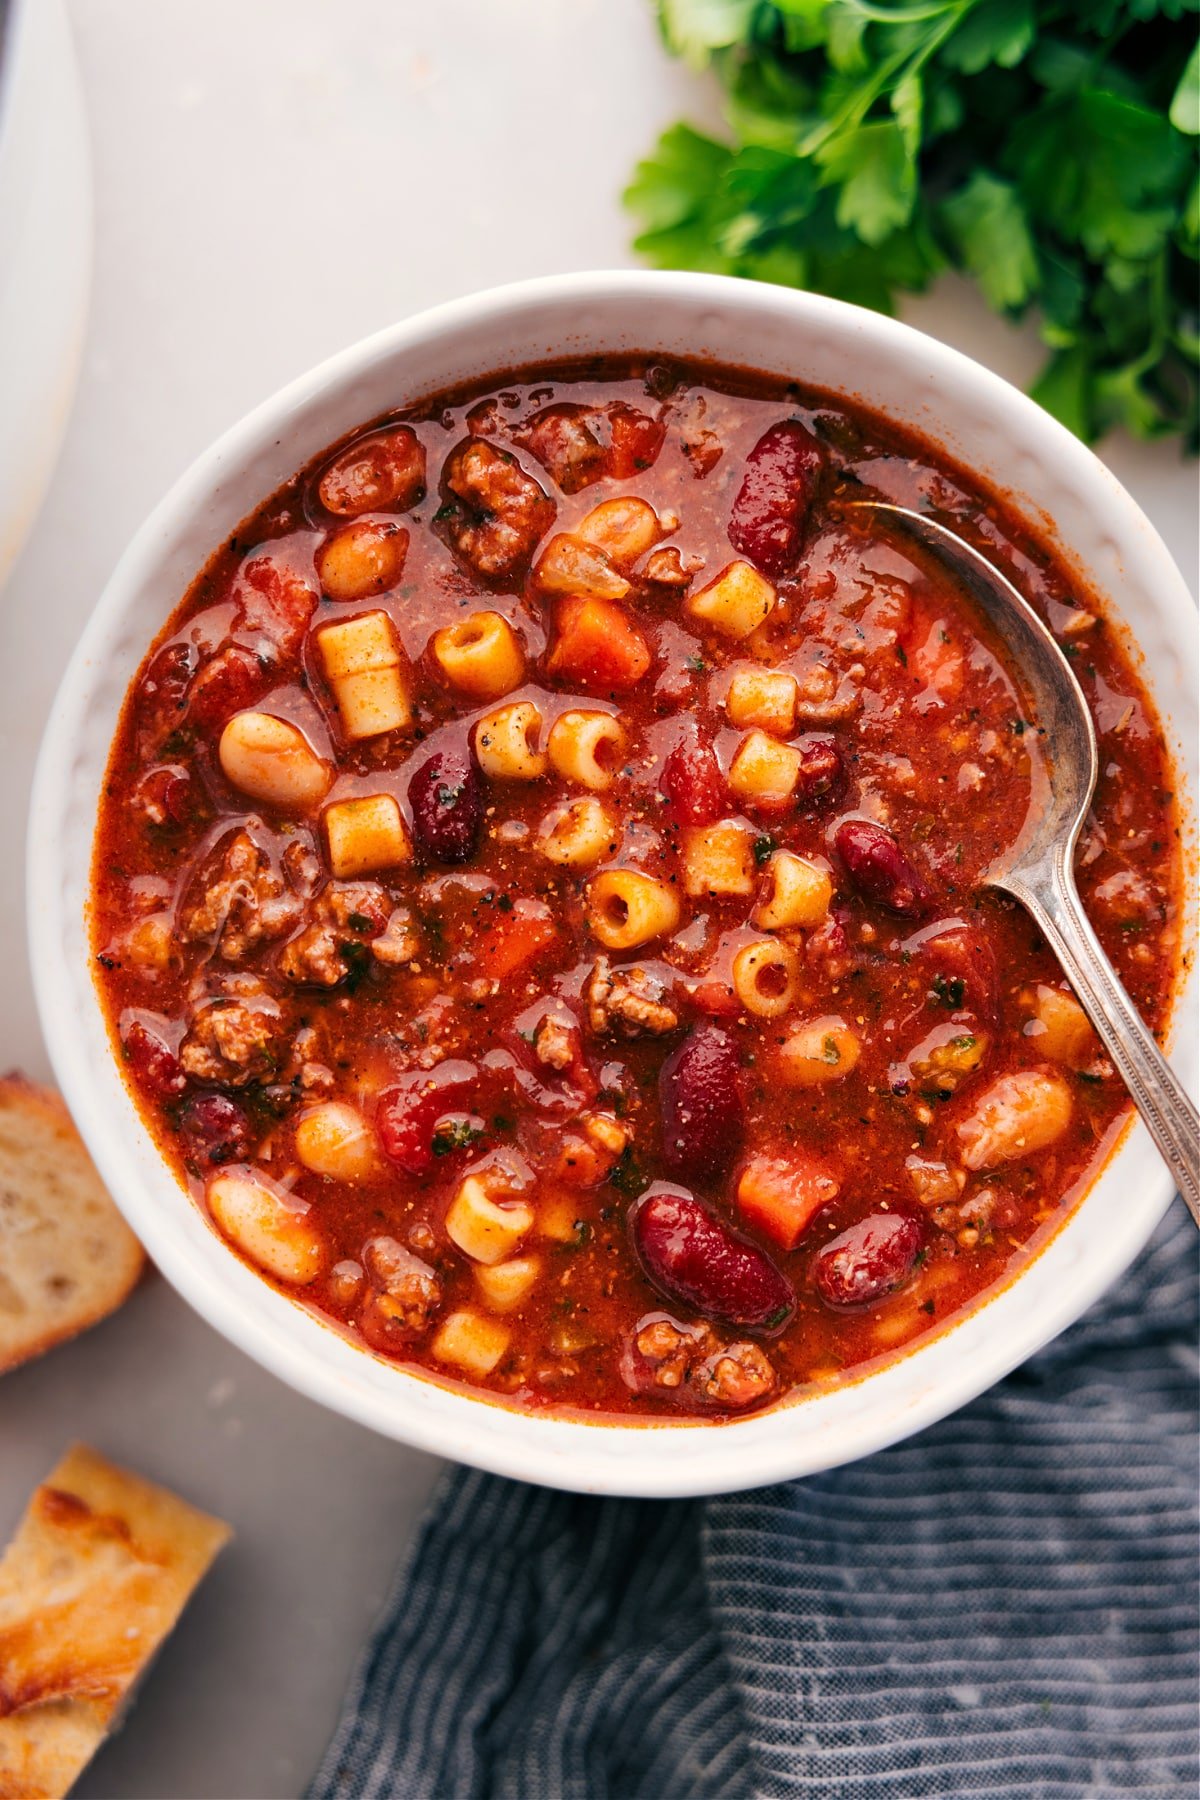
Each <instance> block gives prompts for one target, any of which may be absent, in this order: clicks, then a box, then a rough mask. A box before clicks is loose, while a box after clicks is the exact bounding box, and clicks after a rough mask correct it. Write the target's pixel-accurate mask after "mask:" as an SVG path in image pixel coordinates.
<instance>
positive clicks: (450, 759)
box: [408, 750, 483, 863]
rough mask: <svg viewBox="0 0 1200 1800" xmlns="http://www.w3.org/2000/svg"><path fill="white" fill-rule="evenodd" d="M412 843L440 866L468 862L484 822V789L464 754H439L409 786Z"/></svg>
mask: <svg viewBox="0 0 1200 1800" xmlns="http://www.w3.org/2000/svg"><path fill="white" fill-rule="evenodd" d="M408 800H409V805H410V806H411V807H412V814H413V839H414V842H415V844H416V847H417V849H418V851H420V852H422V853H423V854H424V855H425V856H429V857H433V858H434V860H435V861H437V862H444V863H461V862H467V861H468V860H469V858H470V857H471V856H473V855H474V852H475V845H476V842H477V840H478V837H479V827H480V824H481V823H482V820H483V786H482V782H481V780H480V777H479V771H478V770H477V769H476V767H475V765H474V763H473V762H472V761H471V759H470V757H469V756H468V755H467V753H466V751H465V750H440V751H439V752H438V753H437V755H436V756H431V757H430V758H429V760H428V761H427V762H423V763H422V764H421V766H420V768H419V769H418V770H417V771H416V773H415V774H414V775H413V777H412V779H411V780H410V782H409V784H408Z"/></svg>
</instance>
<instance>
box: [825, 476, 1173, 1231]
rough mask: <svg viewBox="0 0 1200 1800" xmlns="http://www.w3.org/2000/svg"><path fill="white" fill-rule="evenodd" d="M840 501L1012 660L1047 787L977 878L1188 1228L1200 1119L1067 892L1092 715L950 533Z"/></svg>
mask: <svg viewBox="0 0 1200 1800" xmlns="http://www.w3.org/2000/svg"><path fill="white" fill-rule="evenodd" d="M852 504H853V505H855V506H861V507H863V508H869V509H870V510H871V511H873V512H877V513H881V514H886V515H888V517H889V518H891V519H893V520H894V521H895V523H896V526H897V527H898V528H899V529H902V530H903V531H905V532H907V533H908V534H909V535H910V536H911V537H914V538H916V539H917V540H918V541H919V542H920V543H922V544H924V545H925V546H926V547H927V548H928V549H929V550H931V551H933V553H934V554H935V555H936V556H937V557H938V558H939V559H940V561H942V562H943V563H945V564H946V566H947V567H948V568H949V569H950V570H951V571H952V572H953V573H954V574H955V575H956V576H957V577H958V578H959V580H960V581H961V582H962V583H963V585H964V587H966V588H967V589H968V590H969V591H970V593H971V594H972V595H973V596H974V598H975V599H976V600H977V601H978V602H979V604H980V606H981V607H982V608H983V610H984V612H985V613H986V614H987V615H988V617H989V618H990V619H991V621H992V623H993V624H994V625H995V626H997V628H998V629H999V631H1000V635H1001V636H1002V637H1003V639H1004V641H1005V643H1006V644H1007V645H1008V647H1009V648H1010V649H1011V650H1012V652H1013V655H1014V657H1015V659H1016V662H1017V665H1018V667H1019V669H1020V672H1021V675H1022V676H1023V678H1024V681H1025V683H1026V686H1027V687H1028V690H1029V697H1030V700H1031V702H1032V704H1033V707H1034V709H1035V713H1036V717H1037V722H1038V724H1039V726H1040V727H1041V728H1042V732H1043V734H1044V735H1043V737H1042V743H1043V744H1045V745H1046V746H1048V748H1049V750H1050V752H1051V754H1050V757H1049V780H1048V782H1047V783H1046V785H1045V791H1044V792H1043V793H1042V794H1037V793H1035V795H1034V800H1035V804H1034V805H1033V806H1031V808H1030V812H1029V818H1028V819H1027V820H1026V822H1025V825H1024V827H1023V828H1022V830H1021V833H1020V835H1019V836H1018V838H1017V840H1016V842H1015V843H1014V844H1013V845H1012V846H1011V847H1010V849H1008V850H1007V851H1006V852H1005V853H1004V854H1003V855H1002V856H1000V857H997V859H996V860H995V861H994V862H993V863H992V864H991V865H990V867H989V868H987V869H986V870H985V871H984V874H983V877H982V879H983V881H984V882H985V884H986V885H987V886H989V887H994V888H1000V889H1001V890H1002V891H1003V892H1004V893H1007V894H1011V895H1012V896H1013V898H1014V899H1016V900H1019V901H1020V902H1021V904H1022V906H1024V907H1025V908H1026V909H1027V911H1028V912H1029V913H1031V914H1032V916H1033V919H1034V921H1035V923H1036V924H1037V926H1038V929H1039V930H1040V931H1041V933H1042V935H1043V937H1044V938H1045V939H1046V942H1047V943H1048V944H1049V945H1050V948H1051V949H1052V950H1053V951H1054V954H1055V955H1056V956H1057V958H1058V960H1059V962H1060V963H1061V964H1062V967H1063V972H1064V974H1065V975H1066V977H1067V979H1068V981H1069V982H1070V983H1071V986H1072V987H1073V988H1074V989H1075V992H1076V994H1077V995H1078V996H1079V1002H1080V1005H1081V1006H1082V1007H1083V1009H1084V1011H1085V1012H1086V1013H1087V1015H1088V1017H1089V1018H1090V1020H1091V1021H1092V1024H1093V1025H1094V1026H1095V1028H1096V1032H1097V1035H1098V1036H1099V1038H1100V1041H1101V1043H1102V1044H1103V1045H1104V1048H1105V1049H1106V1050H1107V1052H1108V1054H1109V1056H1110V1057H1111V1058H1112V1060H1113V1062H1114V1063H1115V1065H1116V1067H1117V1069H1118V1070H1119V1071H1120V1074H1121V1079H1122V1080H1123V1081H1124V1083H1125V1086H1126V1087H1127V1088H1128V1089H1129V1093H1130V1096H1131V1098H1132V1100H1133V1103H1134V1105H1135V1106H1136V1107H1137V1109H1138V1111H1139V1113H1140V1114H1141V1115H1142V1118H1143V1119H1144V1120H1145V1122H1146V1125H1147V1128H1148V1129H1149V1132H1150V1135H1151V1137H1152V1138H1153V1139H1154V1142H1155V1143H1156V1144H1157V1146H1158V1149H1159V1151H1160V1153H1161V1155H1162V1158H1163V1161H1164V1162H1165V1163H1166V1165H1167V1167H1168V1168H1169V1169H1170V1171H1171V1173H1172V1175H1173V1176H1174V1177H1175V1180H1176V1182H1177V1183H1178V1186H1179V1191H1180V1193H1181V1194H1182V1195H1183V1198H1184V1201H1185V1203H1186V1204H1187V1207H1188V1210H1189V1211H1190V1212H1191V1215H1192V1217H1193V1218H1194V1219H1195V1221H1196V1223H1197V1224H1198V1225H1200V1116H1198V1115H1197V1112H1196V1108H1195V1106H1194V1105H1193V1104H1192V1101H1191V1100H1190V1099H1189V1097H1188V1095H1187V1094H1186V1093H1185V1092H1184V1089H1183V1087H1182V1085H1181V1083H1180V1082H1179V1080H1178V1079H1177V1078H1176V1076H1175V1075H1174V1073H1173V1072H1172V1070H1171V1068H1170V1065H1169V1064H1168V1063H1167V1061H1166V1058H1165V1057H1164V1056H1163V1054H1162V1051H1161V1050H1160V1049H1159V1047H1158V1045H1157V1044H1156V1043H1155V1041H1154V1038H1153V1036H1152V1035H1151V1033H1150V1032H1149V1030H1148V1029H1147V1028H1146V1026H1145V1025H1144V1024H1143V1023H1142V1019H1141V1016H1140V1015H1139V1013H1138V1011H1137V1008H1136V1007H1135V1006H1134V1004H1133V1001H1132V1000H1131V999H1130V998H1129V995H1128V994H1127V993H1126V992H1125V989H1124V988H1123V987H1122V985H1121V982H1120V981H1119V980H1118V978H1117V974H1116V971H1115V970H1114V968H1113V966H1112V964H1111V963H1110V962H1109V960H1108V957H1107V956H1106V955H1105V954H1104V951H1103V950H1102V949H1101V947H1100V942H1099V939H1098V938H1097V936H1096V934H1095V932H1094V931H1093V930H1092V927H1091V925H1090V924H1089V922H1088V918H1087V915H1086V913H1085V912H1084V910H1083V906H1082V903H1081V902H1080V898H1079V890H1078V889H1077V887H1076V886H1075V873H1074V861H1075V845H1076V842H1077V840H1078V837H1079V830H1080V827H1081V826H1082V824H1083V821H1084V817H1085V815H1086V813H1087V809H1088V807H1089V805H1090V804H1091V799H1092V793H1093V791H1094V789H1095V786H1096V776H1097V772H1098V767H1099V759H1098V754H1097V750H1096V731H1095V727H1094V725H1093V724H1092V715H1091V713H1090V712H1089V711H1088V708H1087V702H1086V701H1085V699H1084V697H1083V690H1082V689H1081V687H1080V686H1079V683H1078V681H1077V680H1076V679H1075V674H1074V671H1073V670H1072V668H1071V665H1070V663H1069V662H1068V661H1067V659H1066V657H1065V656H1064V655H1063V653H1062V651H1061V649H1060V648H1059V646H1058V644H1057V643H1056V642H1055V640H1054V638H1053V637H1052V636H1051V634H1050V632H1049V630H1048V629H1047V628H1046V626H1045V625H1043V623H1042V621H1041V620H1040V619H1039V618H1038V616H1037V614H1036V613H1035V612H1034V610H1033V608H1032V607H1031V606H1030V605H1029V603H1028V601H1027V600H1024V599H1023V598H1022V597H1021V595H1020V594H1019V593H1018V592H1017V590H1016V588H1015V587H1014V586H1013V584H1012V582H1011V581H1009V580H1007V578H1006V577H1005V576H1003V575H1002V574H1001V573H1000V571H999V569H995V568H993V567H992V565H991V563H990V562H989V561H988V560H987V558H986V557H985V556H981V555H980V553H979V551H978V550H975V549H973V548H972V546H971V545H970V544H968V543H965V542H964V540H963V539H962V538H960V537H959V536H958V534H957V533H956V532H953V531H950V530H948V529H947V527H946V526H945V525H941V524H939V523H938V522H937V520H936V519H930V518H927V517H926V516H925V515H924V514H923V513H916V512H912V511H910V510H909V508H908V507H906V506H893V505H891V504H890V503H888V502H886V501H881V500H859V501H854V502H852ZM1038 802H1040V804H1038Z"/></svg>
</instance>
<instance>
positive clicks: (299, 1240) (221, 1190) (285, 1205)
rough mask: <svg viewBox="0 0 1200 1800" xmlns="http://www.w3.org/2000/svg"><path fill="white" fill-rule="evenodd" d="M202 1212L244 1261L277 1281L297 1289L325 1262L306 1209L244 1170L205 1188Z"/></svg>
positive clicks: (229, 1173) (226, 1174)
mask: <svg viewBox="0 0 1200 1800" xmlns="http://www.w3.org/2000/svg"><path fill="white" fill-rule="evenodd" d="M206 1197H207V1200H208V1210H209V1212H210V1213H211V1214H212V1216H213V1218H214V1219H215V1220H216V1222H217V1224H218V1226H219V1227H220V1229H221V1230H222V1232H224V1234H225V1236H226V1237H227V1238H229V1239H230V1240H231V1242H233V1243H234V1244H236V1245H237V1247H238V1249H239V1250H240V1251H241V1252H242V1254H243V1255H244V1256H247V1257H249V1259H250V1261H251V1262H253V1263H257V1265H258V1267H259V1268H260V1269H263V1270H264V1271H265V1272H266V1273H267V1274H268V1275H273V1276H274V1277H275V1279H276V1280H277V1281H286V1282H287V1283H288V1284H289V1285H290V1286H293V1287H303V1286H304V1285H305V1284H306V1283H308V1282H310V1281H313V1280H315V1278H316V1277H317V1276H318V1275H319V1274H320V1272H321V1267H322V1264H323V1263H324V1261H325V1245H324V1242H323V1240H322V1238H321V1235H320V1233H319V1232H318V1231H317V1229H316V1227H315V1225H314V1224H313V1223H312V1217H311V1215H312V1208H311V1207H310V1206H309V1205H308V1203H307V1202H306V1201H303V1200H298V1199H296V1198H295V1197H294V1196H293V1195H291V1194H289V1193H288V1192H287V1191H286V1190H285V1189H284V1188H281V1187H278V1186H276V1184H275V1183H274V1182H273V1181H269V1180H268V1179H267V1178H266V1177H265V1176H263V1175H260V1174H258V1173H257V1172H256V1171H255V1170H253V1169H249V1168H227V1169H223V1170H222V1171H221V1173H220V1174H219V1175H214V1176H213V1177H212V1179H211V1180H210V1181H209V1184H208V1188H207V1195H206Z"/></svg>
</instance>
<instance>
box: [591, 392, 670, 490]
mask: <svg viewBox="0 0 1200 1800" xmlns="http://www.w3.org/2000/svg"><path fill="white" fill-rule="evenodd" d="M608 418H609V428H610V430H611V431H612V443H611V446H610V449H609V452H608V466H607V468H606V469H605V473H606V474H607V475H610V476H612V478H613V479H614V480H615V481H631V480H632V479H633V477H634V476H635V475H640V474H641V472H642V470H643V469H648V468H650V466H651V464H652V463H654V462H655V461H656V460H657V457H658V453H659V451H660V450H661V449H662V446H663V439H664V437H665V436H666V435H667V428H666V426H665V424H664V423H663V421H662V420H661V419H652V418H651V417H650V415H649V414H648V413H644V412H639V411H638V410H637V408H636V407H634V406H622V405H621V404H620V402H618V403H617V404H616V405H615V406H610V407H609V408H608Z"/></svg>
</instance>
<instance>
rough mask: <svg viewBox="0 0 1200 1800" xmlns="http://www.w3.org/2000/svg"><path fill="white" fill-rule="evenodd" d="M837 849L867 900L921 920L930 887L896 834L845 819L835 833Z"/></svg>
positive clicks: (870, 821) (929, 895) (903, 915)
mask: <svg viewBox="0 0 1200 1800" xmlns="http://www.w3.org/2000/svg"><path fill="white" fill-rule="evenodd" d="M833 842H834V848H835V849H836V850H837V853H838V855H839V856H840V857H841V859H842V861H843V862H844V863H845V865H846V872H847V873H848V875H849V876H850V879H851V881H853V883H854V885H855V887H856V888H857V889H858V891H859V893H860V894H862V896H863V897H864V899H867V900H873V901H874V902H875V903H876V905H877V906H886V907H887V908H888V910H889V912H894V913H899V914H900V915H901V916H902V917H905V918H917V917H919V916H920V914H921V913H923V912H924V911H925V909H926V908H927V907H928V905H929V904H930V900H931V898H932V896H931V894H930V892H929V888H928V886H927V885H926V883H925V881H924V879H923V877H922V876H920V875H919V874H918V873H917V871H916V869H915V868H914V867H913V865H912V863H911V862H910V861H909V859H908V856H907V855H906V853H905V852H904V851H903V850H902V849H901V848H900V845H899V844H898V843H897V841H896V838H895V837H894V836H893V834H892V833H891V832H890V831H888V830H886V829H885V827H884V826H882V825H876V824H875V823H874V822H873V821H872V820H870V819H845V820H843V822H842V823H841V824H840V825H839V826H838V828H837V831H836V832H835V833H834V838H833Z"/></svg>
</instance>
